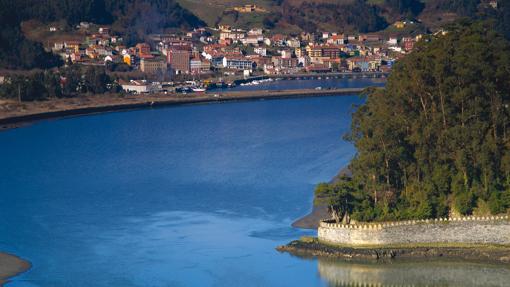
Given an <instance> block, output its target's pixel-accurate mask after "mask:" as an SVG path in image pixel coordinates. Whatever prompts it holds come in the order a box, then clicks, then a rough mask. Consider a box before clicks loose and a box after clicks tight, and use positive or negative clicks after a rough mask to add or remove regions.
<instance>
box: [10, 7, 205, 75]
mask: <svg viewBox="0 0 510 287" xmlns="http://www.w3.org/2000/svg"><path fill="white" fill-rule="evenodd" d="M30 19H35V20H39V21H42V22H52V21H59V20H65V21H66V22H67V23H68V24H69V25H74V24H76V23H79V22H81V21H90V22H94V23H98V24H112V26H113V28H114V30H116V31H118V32H122V33H124V34H125V36H126V39H127V41H128V42H129V41H134V40H136V39H138V38H140V37H141V36H143V35H145V34H148V33H155V32H160V31H162V29H164V28H170V27H176V28H180V27H184V28H189V27H196V26H201V25H203V24H204V23H203V22H202V21H201V20H200V19H198V18H197V17H196V16H194V15H193V14H192V13H190V12H189V11H187V10H185V9H183V8H182V7H181V6H179V4H178V3H177V2H176V1H174V0H121V1H118V0H45V1H40V0H17V1H12V0H0V27H1V31H0V41H1V44H0V67H2V68H47V67H51V66H55V65H58V64H59V63H60V62H59V60H58V59H57V58H56V57H55V56H53V55H51V54H49V53H46V52H44V50H43V49H42V45H40V44H38V43H34V42H32V41H29V40H27V39H26V38H25V37H24V35H23V34H22V32H21V29H20V24H21V22H22V21H26V20H30Z"/></svg>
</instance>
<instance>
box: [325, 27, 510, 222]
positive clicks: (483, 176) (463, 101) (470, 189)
mask: <svg viewBox="0 0 510 287" xmlns="http://www.w3.org/2000/svg"><path fill="white" fill-rule="evenodd" d="M493 25H494V23H493V22H490V21H489V22H474V23H470V22H460V23H457V24H455V25H451V26H448V27H446V29H445V30H444V32H443V33H438V34H436V35H433V36H430V37H428V38H427V39H426V41H421V43H420V45H418V46H417V47H416V49H415V50H414V51H413V52H412V53H411V54H409V55H408V56H407V57H405V58H404V59H402V60H401V61H399V62H398V63H397V64H396V66H395V67H394V69H393V72H392V74H391V75H390V77H389V79H388V82H387V85H386V88H385V89H382V90H371V91H369V92H368V93H366V95H365V96H366V102H365V103H364V104H362V105H361V106H359V107H357V109H356V111H355V112H354V114H353V117H352V127H351V130H350V132H349V133H348V134H347V135H345V138H346V139H347V140H349V141H351V142H352V143H353V144H354V145H355V147H356V149H357V154H356V155H355V157H354V158H353V160H352V161H351V163H350V165H349V169H350V171H351V172H352V176H349V177H346V176H343V177H342V178H341V179H340V180H339V181H337V182H335V183H330V184H326V183H322V184H319V185H318V186H317V188H316V191H315V193H316V199H315V203H316V204H326V205H328V206H329V210H330V212H331V213H332V214H333V217H335V218H336V219H337V221H340V220H341V219H344V221H345V220H347V221H349V220H350V219H354V220H356V221H391V220H407V219H426V218H439V217H448V216H450V217H452V216H461V215H471V214H475V215H490V214H493V215H494V214H501V213H505V212H508V210H509V208H510V131H509V123H510V109H509V101H510V44H509V42H508V40H507V39H505V37H504V36H503V35H502V34H499V33H498V32H496V29H494V26H493Z"/></svg>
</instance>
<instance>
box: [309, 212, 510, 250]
mask: <svg viewBox="0 0 510 287" xmlns="http://www.w3.org/2000/svg"><path fill="white" fill-rule="evenodd" d="M318 236H319V240H320V241H323V242H325V243H333V244H342V245H360V246H361V245H389V244H420V243H421V244H423V243H461V244H503V245H510V221H509V217H508V215H504V216H488V217H474V216H470V217H462V218H440V219H426V220H409V221H398V222H384V223H359V224H349V225H345V224H336V223H333V222H330V221H322V222H321V223H320V225H319V230H318Z"/></svg>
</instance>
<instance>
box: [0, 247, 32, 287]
mask: <svg viewBox="0 0 510 287" xmlns="http://www.w3.org/2000/svg"><path fill="white" fill-rule="evenodd" d="M30 267H31V264H30V263H29V262H28V261H25V260H23V259H21V258H19V257H17V256H15V255H11V254H7V253H0V286H3V285H4V284H5V283H7V282H8V279H9V278H11V277H14V276H16V275H18V274H20V273H23V272H25V271H27V270H28V269H30Z"/></svg>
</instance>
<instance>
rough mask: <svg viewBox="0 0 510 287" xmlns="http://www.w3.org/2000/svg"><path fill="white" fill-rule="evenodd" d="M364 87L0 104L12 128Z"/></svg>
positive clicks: (2, 122) (0, 116)
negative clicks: (69, 118) (70, 118)
mask: <svg viewBox="0 0 510 287" xmlns="http://www.w3.org/2000/svg"><path fill="white" fill-rule="evenodd" d="M363 90H364V88H341V89H324V90H316V89H299V90H282V91H267V90H260V91H237V92H218V93H214V92H210V93H192V94H186V95H183V94H147V95H117V94H105V95H90V96H82V97H76V98H65V99H52V100H47V101H40V102H24V103H21V104H20V103H15V102H4V103H2V104H0V130H2V129H4V130H5V129H10V128H15V127H19V126H23V125H26V124H30V123H32V122H35V121H39V120H44V119H53V118H61V117H67V116H76V115H86V114H94V113H103V112H112V111H122V110H134V109H141V108H148V107H160V106H171V105H184V104H200V103H218V102H229V101H246V100H263V99H283V98H296V97H317V96H336V95H354V94H360V93H362V92H363Z"/></svg>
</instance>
